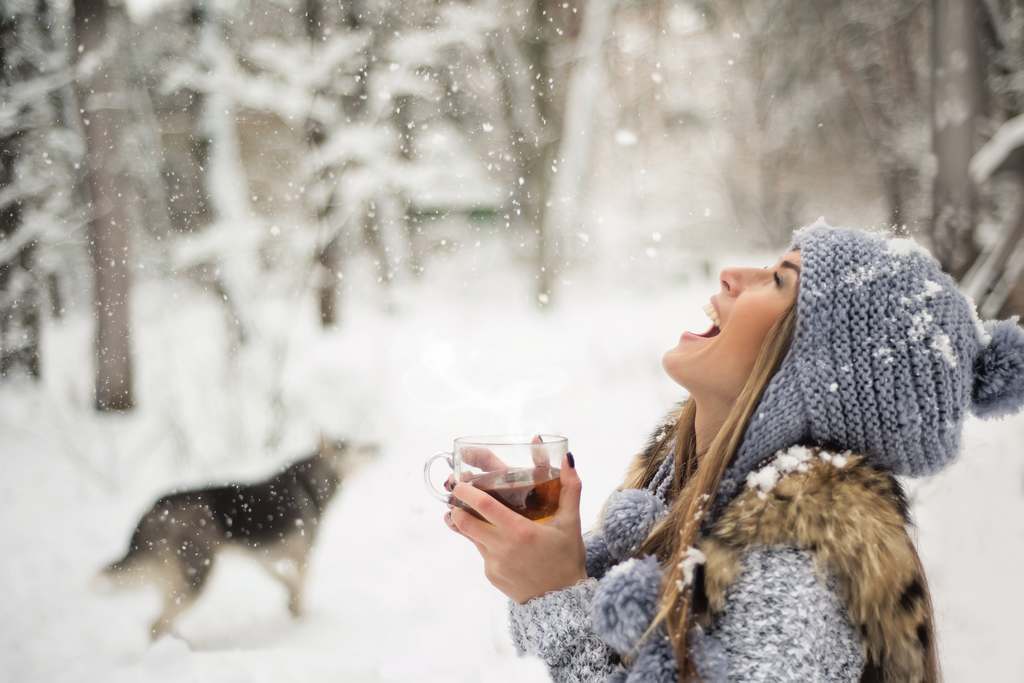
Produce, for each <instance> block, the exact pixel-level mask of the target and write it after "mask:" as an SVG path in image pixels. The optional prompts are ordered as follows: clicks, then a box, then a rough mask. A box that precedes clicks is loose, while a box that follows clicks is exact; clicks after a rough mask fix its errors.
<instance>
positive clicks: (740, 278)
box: [718, 268, 766, 296]
mask: <svg viewBox="0 0 1024 683" xmlns="http://www.w3.org/2000/svg"><path fill="white" fill-rule="evenodd" d="M764 274H766V271H765V270H764V269H761V268H723V269H722V272H721V273H719V275H718V279H719V281H720V282H721V283H722V291H723V292H725V293H726V294H728V295H730V296H737V295H738V294H739V293H740V292H742V291H743V289H744V288H745V287H746V286H747V285H749V284H750V283H751V282H752V281H753V280H754V279H755V278H757V277H760V276H762V275H764Z"/></svg>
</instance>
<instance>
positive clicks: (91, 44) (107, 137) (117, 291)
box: [74, 0, 135, 411]
mask: <svg viewBox="0 0 1024 683" xmlns="http://www.w3.org/2000/svg"><path fill="white" fill-rule="evenodd" d="M74 11H75V18H74V27H75V43H76V44H77V46H78V49H79V50H80V53H79V66H80V67H81V66H82V62H83V61H86V60H87V58H89V59H90V61H91V59H96V60H97V62H96V63H95V65H94V66H93V68H92V69H91V70H90V71H89V72H88V73H83V74H81V75H80V76H79V81H78V82H77V83H76V92H77V95H78V101H79V107H80V108H81V110H82V118H83V124H84V126H85V144H86V171H85V173H86V177H87V181H86V182H87V185H88V187H89V190H90V193H91V217H90V220H89V246H90V252H91V256H92V263H93V275H94V291H93V302H94V315H95V318H96V338H95V345H96V346H95V354H96V375H95V384H96V409H97V410H100V411H108V410H129V409H131V408H132V407H133V406H134V404H135V400H134V398H133V395H132V354H131V324H130V322H131V321H130V309H129V304H130V299H129V294H130V292H131V270H130V267H129V264H130V262H131V261H130V259H131V254H130V252H129V230H128V229H129V226H128V222H127V215H128V213H127V211H126V210H125V198H124V197H122V196H120V195H119V193H118V188H119V185H121V180H122V179H121V177H120V176H121V168H120V160H119V159H118V155H117V149H118V146H119V141H120V140H119V138H120V135H121V131H122V130H123V128H124V126H125V124H126V122H127V118H128V117H127V116H126V109H125V107H126V104H127V102H126V98H125V95H124V91H123V87H122V86H123V81H122V80H120V79H119V77H118V76H119V74H118V73H116V72H115V68H116V65H117V60H116V59H114V55H113V54H111V53H110V50H109V49H105V48H108V47H109V46H108V44H107V40H108V39H109V37H110V35H111V29H112V27H113V22H112V21H111V20H112V19H113V18H114V16H115V15H114V13H115V12H116V10H115V9H113V8H111V7H110V6H109V5H108V4H107V2H106V0H75V2H74ZM101 52H107V54H97V53H101Z"/></svg>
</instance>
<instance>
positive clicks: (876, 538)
mask: <svg viewBox="0 0 1024 683" xmlns="http://www.w3.org/2000/svg"><path fill="white" fill-rule="evenodd" d="M796 448H798V449H802V450H800V451H799V453H797V457H795V459H794V455H793V453H794V452H796V451H794V449H789V450H788V451H784V452H782V453H781V455H780V456H779V457H778V458H777V459H776V461H775V463H774V464H773V465H770V466H769V467H774V468H775V470H774V474H773V473H772V472H766V471H765V470H767V469H768V468H765V470H762V471H761V472H759V473H755V474H754V475H752V476H751V478H750V479H749V480H748V484H747V488H746V490H744V492H743V493H741V494H740V495H738V496H737V497H736V499H734V500H733V501H732V502H731V503H730V504H729V505H728V506H727V507H726V509H725V510H724V512H723V514H722V516H721V517H720V518H719V520H718V521H717V522H716V523H715V525H714V527H713V529H712V531H711V534H710V535H709V536H707V537H705V538H703V539H701V541H700V543H699V547H700V549H701V550H702V551H703V553H704V555H705V557H706V562H705V565H704V571H703V576H702V577H698V585H697V589H698V590H697V591H695V596H694V610H695V613H697V614H700V613H701V612H703V614H701V616H700V617H699V619H700V621H701V622H702V623H703V624H705V625H707V624H708V623H710V618H711V616H713V615H715V614H717V613H719V612H721V611H722V609H723V608H724V606H725V595H726V591H727V590H728V588H729V586H730V585H731V584H732V583H733V581H734V580H735V579H736V577H737V576H738V574H739V573H740V570H741V558H742V555H743V551H744V549H746V548H748V547H750V546H758V545H765V546H778V545H788V546H794V547H797V548H802V549H805V550H809V551H810V552H811V553H812V555H813V556H814V558H815V564H816V567H817V569H818V570H819V571H821V572H822V573H823V574H824V573H826V572H832V573H834V574H835V576H836V577H837V578H838V579H839V584H840V593H841V595H842V597H843V600H844V602H845V604H846V607H847V610H848V613H849V617H850V621H851V622H852V623H853V624H854V626H855V627H856V628H857V629H858V630H859V631H860V633H861V637H862V642H863V646H864V651H865V656H866V661H867V668H866V673H867V672H868V671H871V670H874V671H876V672H877V673H878V674H879V677H880V678H881V679H882V680H887V681H920V680H923V678H924V675H925V671H926V662H927V659H926V658H927V656H928V652H927V648H928V646H929V643H928V642H927V639H928V637H927V636H928V632H929V630H928V625H927V623H926V620H927V616H926V605H925V595H924V585H925V583H924V580H923V577H922V576H921V575H920V572H919V567H918V563H917V560H916V553H915V551H914V547H913V543H912V542H911V540H910V538H909V536H908V535H907V531H906V525H907V524H908V523H909V520H908V512H907V504H906V500H905V498H904V495H903V492H902V490H901V489H900V486H899V484H898V483H897V482H896V480H895V479H894V478H893V477H892V476H891V475H889V474H888V473H885V472H882V471H879V470H876V469H874V468H872V467H871V466H869V465H868V464H867V463H866V462H865V461H864V459H863V458H862V457H861V456H857V455H850V454H849V453H846V454H843V455H840V456H837V455H834V454H831V453H828V452H825V451H822V450H820V449H817V448H815V449H805V448H803V447H796ZM787 457H789V458H790V460H788V461H786V460H783V459H784V458H787ZM701 579H702V581H701ZM701 583H702V584H703V585H702V586H701ZM701 589H702V590H701Z"/></svg>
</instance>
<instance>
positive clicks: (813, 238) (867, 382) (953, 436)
mask: <svg viewBox="0 0 1024 683" xmlns="http://www.w3.org/2000/svg"><path fill="white" fill-rule="evenodd" d="M793 249H799V250H800V257H801V274H800V282H799V292H798V295H797V302H796V329H795V332H794V336H793V339H792V340H791V344H790V348H789V350H788V351H787V353H786V356H785V357H784V358H783V360H782V362H781V364H780V366H779V369H778V371H777V372H776V373H775V375H773V377H772V379H771V380H770V381H769V383H768V385H767V387H766V388H765V390H764V392H763V393H762V395H761V399H760V401H759V402H758V405H757V407H756V408H755V410H754V413H753V414H752V415H751V418H750V421H749V423H748V425H747V428H746V432H745V434H744V437H743V441H742V442H741V444H740V447H739V449H738V450H737V453H736V456H735V457H734V459H733V461H732V463H731V464H730V466H729V468H728V470H727V471H726V473H725V475H724V477H723V480H722V483H721V485H720V486H719V489H718V493H717V496H716V498H715V501H714V503H713V506H712V514H711V515H709V516H707V517H706V518H705V521H706V522H710V520H711V519H713V518H714V517H715V516H717V512H718V511H720V510H721V509H722V507H723V506H724V505H725V504H726V503H728V501H729V500H731V499H732V498H733V497H734V496H735V495H736V494H737V493H738V492H739V491H740V490H741V487H742V485H743V484H744V482H745V480H746V477H747V475H748V474H749V473H750V472H751V471H753V470H754V469H755V468H756V467H757V466H758V464H760V463H761V461H762V460H764V459H765V458H767V457H770V456H771V455H772V454H773V453H775V452H776V451H778V450H779V449H782V448H786V447H788V446H791V445H793V444H805V445H820V446H825V447H828V448H832V449H837V450H852V451H854V452H857V453H860V454H862V455H864V456H865V458H866V459H867V460H868V461H869V462H872V463H873V464H875V465H876V466H878V467H882V468H885V469H887V470H889V471H892V472H894V473H896V474H901V475H909V476H923V475H927V474H932V473H934V472H937V471H938V470H940V469H942V468H943V467H945V466H946V465H947V464H949V463H950V462H951V461H952V460H953V459H954V458H955V457H956V455H957V453H958V451H959V448H960V433H961V428H962V423H963V419H964V416H965V413H966V411H967V410H968V409H970V410H972V412H973V413H974V414H975V415H977V416H979V417H999V416H1003V415H1008V414H1010V413H1013V412H1016V411H1018V410H1020V408H1021V406H1022V405H1024V329H1022V328H1021V327H1020V326H1019V325H1018V324H1017V321H1018V318H1017V317H1016V316H1015V317H1013V318H1011V319H1009V320H1001V321H994V320H992V321H984V322H983V321H981V320H980V319H979V318H978V315H977V311H976V308H975V305H974V302H973V301H971V300H970V299H969V298H968V297H967V296H965V295H964V294H963V293H961V292H960V291H959V290H958V289H957V285H956V282H955V281H954V280H953V278H952V277H950V276H949V275H948V274H947V273H945V272H943V270H942V268H941V266H940V265H939V263H938V261H936V260H935V258H934V257H933V256H932V255H931V254H930V253H929V252H928V251H927V250H926V249H925V248H924V247H923V246H921V245H919V244H918V243H917V242H915V241H914V240H913V239H911V238H896V237H889V236H886V235H884V234H881V233H875V232H867V231H863V230H854V229H848V228H837V227H832V226H830V225H828V224H827V223H826V222H825V221H824V219H823V218H819V219H818V220H817V221H815V222H814V223H812V224H810V225H807V226H804V227H802V228H800V229H798V230H796V231H794V233H793V236H792V240H791V242H790V246H789V250H793Z"/></svg>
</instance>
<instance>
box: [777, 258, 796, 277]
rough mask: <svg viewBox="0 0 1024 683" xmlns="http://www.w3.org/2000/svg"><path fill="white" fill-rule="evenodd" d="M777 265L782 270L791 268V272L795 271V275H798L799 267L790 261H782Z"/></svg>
mask: <svg viewBox="0 0 1024 683" xmlns="http://www.w3.org/2000/svg"><path fill="white" fill-rule="evenodd" d="M779 265H781V266H782V267H783V268H792V269H793V270H795V271H796V274H797V275H799V274H800V266H798V265H797V264H795V263H793V262H792V261H783V262H782V263H781V264H779Z"/></svg>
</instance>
